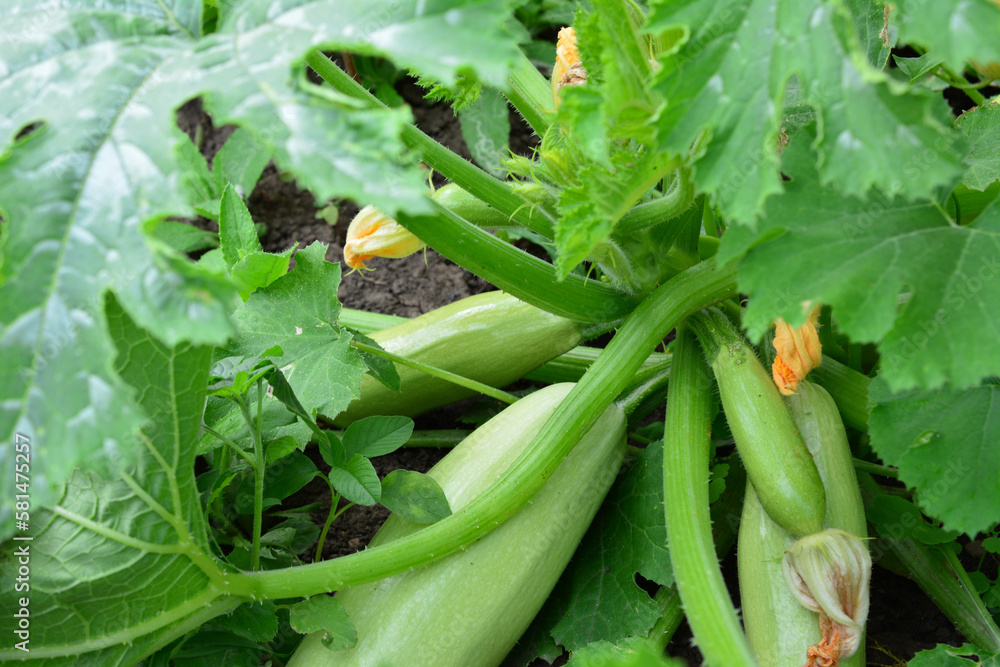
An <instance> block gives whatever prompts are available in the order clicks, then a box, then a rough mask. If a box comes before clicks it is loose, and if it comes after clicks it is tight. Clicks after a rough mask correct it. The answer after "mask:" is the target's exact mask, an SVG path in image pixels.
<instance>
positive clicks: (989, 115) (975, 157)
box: [957, 104, 1000, 190]
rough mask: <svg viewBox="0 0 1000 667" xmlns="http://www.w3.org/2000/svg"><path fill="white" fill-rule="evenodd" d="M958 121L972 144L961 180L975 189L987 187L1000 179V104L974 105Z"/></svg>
mask: <svg viewBox="0 0 1000 667" xmlns="http://www.w3.org/2000/svg"><path fill="white" fill-rule="evenodd" d="M957 122H958V127H959V128H961V130H962V131H963V132H965V134H966V136H968V137H969V144H970V145H971V146H972V150H970V151H969V155H968V157H967V158H966V159H965V161H966V162H968V164H969V171H968V172H966V174H965V178H964V179H963V180H962V182H963V183H965V184H966V185H967V186H969V187H970V188H973V189H974V190H985V189H986V188H988V187H989V186H990V184H991V183H994V182H995V181H996V180H997V179H998V178H1000V104H987V105H985V106H981V107H974V108H972V109H970V110H969V111H966V112H965V113H964V114H962V115H961V116H959V118H958V121H957Z"/></svg>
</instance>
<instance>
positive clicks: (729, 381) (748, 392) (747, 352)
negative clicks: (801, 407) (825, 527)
mask: <svg viewBox="0 0 1000 667" xmlns="http://www.w3.org/2000/svg"><path fill="white" fill-rule="evenodd" d="M691 323H692V325H693V327H694V329H695V332H696V333H697V334H698V339H699V341H700V342H701V344H702V347H703V348H704V350H705V353H706V355H707V356H708V360H709V362H710V363H711V364H712V370H713V371H714V372H715V379H716V381H717V383H718V385H719V395H720V397H721V399H722V408H723V410H724V411H725V413H726V421H727V422H728V423H729V429H730V430H731V431H732V433H733V439H734V440H735V441H736V448H737V450H738V451H739V453H740V459H741V460H742V461H743V467H744V468H746V471H747V477H748V479H749V480H750V483H751V484H752V485H753V487H754V489H755V491H756V494H757V499H758V500H759V501H760V503H761V505H762V506H763V507H764V509H765V510H766V511H767V513H768V514H769V515H770V516H771V518H772V519H774V520H775V521H776V522H777V523H778V525H780V526H781V527H783V528H784V529H785V530H787V531H788V532H790V533H792V534H794V535H810V534H812V533H815V532H817V531H819V530H820V529H821V527H822V524H823V515H824V512H825V511H826V498H825V495H824V491H823V482H822V480H821V479H820V475H819V472H818V471H817V470H816V464H815V463H814V462H813V458H812V456H810V455H809V450H808V449H806V445H805V443H804V442H803V441H802V436H801V435H799V431H798V429H797V428H796V427H795V422H794V421H793V420H792V415H791V414H790V413H789V411H788V407H787V406H786V405H785V404H784V402H783V401H782V400H781V395H780V394H779V393H778V389H777V387H775V385H774V382H772V381H771V376H770V375H769V374H768V373H767V372H766V371H765V370H764V367H763V365H761V363H760V360H759V359H757V355H756V354H755V353H754V351H753V349H752V348H751V347H750V346H749V345H747V344H746V342H745V341H744V340H743V337H742V336H740V334H739V333H738V332H737V331H736V330H735V329H734V328H733V326H732V324H730V322H729V320H728V319H726V317H725V316H724V315H722V314H721V313H720V312H719V311H717V310H715V309H712V310H709V311H702V312H701V313H698V314H697V315H695V316H693V317H692V318H691Z"/></svg>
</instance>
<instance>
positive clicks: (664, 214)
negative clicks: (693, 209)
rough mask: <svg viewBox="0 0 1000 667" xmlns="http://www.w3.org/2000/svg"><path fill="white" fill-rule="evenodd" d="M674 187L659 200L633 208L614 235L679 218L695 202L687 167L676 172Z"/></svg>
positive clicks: (623, 218)
mask: <svg viewBox="0 0 1000 667" xmlns="http://www.w3.org/2000/svg"><path fill="white" fill-rule="evenodd" d="M675 173H676V174H677V176H676V180H675V182H674V187H672V188H671V189H670V191H669V192H668V193H667V194H665V195H664V196H662V197H660V198H659V199H654V200H652V201H648V202H645V203H642V204H639V205H638V206H634V207H632V208H631V209H630V210H629V211H628V212H627V213H626V214H625V215H623V216H622V218H621V220H619V221H618V224H616V225H615V231H614V235H615V236H618V235H620V234H628V233H631V232H634V231H636V230H639V229H643V228H645V227H651V226H652V225H656V224H659V223H661V222H663V221H665V220H670V219H671V218H675V217H677V216H679V215H680V214H681V213H683V212H684V211H686V210H687V209H688V208H690V206H691V202H693V201H694V183H693V181H691V178H690V176H691V175H690V173H689V170H688V169H687V168H685V167H681V168H679V169H678V170H677V171H676V172H675Z"/></svg>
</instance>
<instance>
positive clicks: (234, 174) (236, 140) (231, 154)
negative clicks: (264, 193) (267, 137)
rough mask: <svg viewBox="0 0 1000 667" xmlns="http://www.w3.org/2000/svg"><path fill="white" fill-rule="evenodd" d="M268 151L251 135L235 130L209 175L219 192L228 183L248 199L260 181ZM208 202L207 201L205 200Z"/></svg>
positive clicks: (247, 132)
mask: <svg viewBox="0 0 1000 667" xmlns="http://www.w3.org/2000/svg"><path fill="white" fill-rule="evenodd" d="M270 160H271V151H270V149H269V148H268V146H267V145H266V144H264V143H263V142H262V141H261V140H260V139H258V138H257V137H256V136H254V134H253V132H250V131H249V130H246V129H244V128H238V129H237V130H236V131H235V132H233V133H232V134H231V135H229V138H228V139H226V143H224V144H223V145H222V148H220V149H219V152H218V153H216V154H215V158H214V159H213V160H212V176H213V177H214V178H215V187H216V188H217V190H218V191H219V192H222V191H223V190H225V189H226V184H227V183H231V184H232V185H233V187H234V188H236V192H237V194H239V195H240V196H241V197H249V196H250V193H251V192H253V189H254V186H255V185H257V181H258V180H260V175H261V174H262V173H263V172H264V167H266V166H267V163H268V162H269V161H270ZM206 199H207V198H206Z"/></svg>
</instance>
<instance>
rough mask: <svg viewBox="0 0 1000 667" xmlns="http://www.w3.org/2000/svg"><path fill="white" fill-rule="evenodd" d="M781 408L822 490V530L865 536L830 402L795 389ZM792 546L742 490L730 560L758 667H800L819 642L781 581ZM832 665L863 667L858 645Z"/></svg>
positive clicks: (814, 391) (813, 619) (811, 388)
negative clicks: (804, 446)
mask: <svg viewBox="0 0 1000 667" xmlns="http://www.w3.org/2000/svg"><path fill="white" fill-rule="evenodd" d="M785 401H786V402H787V404H788V406H789V408H790V410H791V414H792V416H793V417H794V419H795V424H796V426H797V427H798V429H799V431H800V432H801V433H802V436H803V437H804V439H805V442H806V444H807V445H808V447H809V451H810V453H811V454H812V456H813V458H814V459H815V462H816V467H817V469H818V470H819V474H820V476H821V477H822V479H823V483H824V485H825V487H826V499H827V502H826V512H825V516H824V519H823V527H824V528H837V529H841V530H844V531H847V532H850V533H853V534H854V535H857V536H860V537H864V536H866V535H867V524H866V522H865V513H864V506H863V504H862V500H861V493H860V489H859V487H858V481H857V477H856V476H855V473H854V465H853V461H852V459H851V450H850V446H849V445H848V442H847V435H846V433H845V431H844V424H843V421H841V418H840V414H839V412H838V411H837V406H836V404H835V403H834V401H833V399H832V398H831V397H830V395H829V394H828V393H827V392H826V391H825V390H824V389H823V388H822V387H819V386H818V385H815V384H812V383H810V382H802V383H801V384H800V385H799V388H798V391H797V392H796V393H795V394H794V395H792V396H788V397H786V398H785ZM795 542H796V538H795V536H793V535H792V534H791V533H789V532H788V531H786V530H784V529H783V528H782V527H781V526H779V525H778V524H777V523H775V521H774V520H773V519H772V518H771V517H770V516H769V514H768V513H767V512H765V511H764V508H763V507H762V506H761V503H760V502H759V501H758V498H757V494H756V493H755V492H754V488H753V486H752V484H748V485H747V492H746V499H745V501H744V504H743V518H742V520H741V522H740V534H739V549H738V553H737V559H738V566H739V580H740V601H741V606H742V608H743V617H744V618H743V623H744V627H745V629H746V633H747V639H748V640H749V641H750V646H751V647H752V648H753V650H754V653H755V654H756V656H757V659H758V661H759V662H760V664H761V666H762V667H801V665H802V664H803V663H804V662H805V660H806V651H807V650H808V649H809V647H810V646H813V645H814V644H816V643H817V642H819V641H820V639H821V634H820V629H819V617H818V614H816V613H814V612H811V611H809V610H807V609H805V608H804V607H802V606H801V605H800V604H799V602H798V601H797V600H796V599H795V596H794V595H793V594H792V592H791V591H790V590H789V588H788V586H787V584H786V582H785V578H784V575H783V574H782V558H783V556H784V554H785V552H786V551H787V550H788V549H789V548H790V547H792V545H793V544H795ZM866 599H867V598H866ZM839 664H840V665H841V666H842V667H862V666H863V665H864V664H865V650H864V642H863V641H862V642H861V646H860V647H859V648H858V650H857V652H856V653H855V654H854V655H853V656H851V657H849V658H844V659H842V660H841V661H840V663H839Z"/></svg>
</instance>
